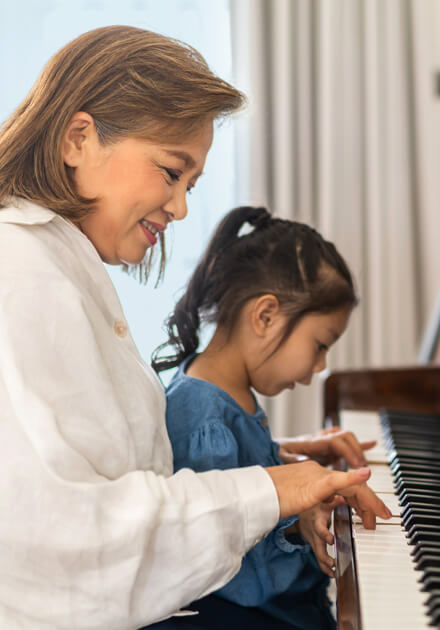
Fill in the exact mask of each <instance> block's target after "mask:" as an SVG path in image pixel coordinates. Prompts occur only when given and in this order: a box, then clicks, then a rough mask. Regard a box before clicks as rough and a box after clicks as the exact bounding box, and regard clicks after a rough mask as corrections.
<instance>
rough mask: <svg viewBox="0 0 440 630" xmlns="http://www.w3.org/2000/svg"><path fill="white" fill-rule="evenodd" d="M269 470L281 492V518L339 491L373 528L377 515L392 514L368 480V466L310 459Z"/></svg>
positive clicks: (385, 515) (267, 469) (330, 498)
mask: <svg viewBox="0 0 440 630" xmlns="http://www.w3.org/2000/svg"><path fill="white" fill-rule="evenodd" d="M266 472H267V473H268V474H269V475H270V477H271V479H272V481H273V483H274V485H275V488H276V491H277V493H278V500H279V504H280V517H281V518H283V517H285V516H292V515H293V514H299V513H300V512H304V510H308V509H309V508H311V507H313V506H315V505H317V504H318V503H321V502H322V501H330V502H331V501H333V500H334V498H335V495H336V494H339V495H342V496H344V497H345V499H346V501H347V503H349V504H350V505H351V506H352V507H354V509H355V510H356V512H357V513H358V514H359V515H360V516H361V518H362V522H363V524H364V527H366V528H368V529H374V527H375V525H376V516H380V517H381V518H384V519H388V518H390V517H391V512H390V510H389V509H388V508H387V507H386V506H385V504H384V503H383V501H381V500H380V499H379V497H377V496H376V495H375V493H374V492H373V491H372V490H371V488H369V487H368V486H367V485H366V483H365V482H366V481H367V479H368V478H369V476H370V474H371V471H370V470H369V469H368V468H359V469H357V470H350V471H349V472H339V471H335V470H329V469H327V468H324V467H323V466H320V465H319V464H317V463H316V462H313V461H311V460H309V461H305V462H301V463H299V464H286V465H285V466H271V467H270V468H266Z"/></svg>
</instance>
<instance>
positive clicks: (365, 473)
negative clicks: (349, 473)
mask: <svg viewBox="0 0 440 630" xmlns="http://www.w3.org/2000/svg"><path fill="white" fill-rule="evenodd" d="M358 473H360V474H361V475H367V474H369V473H370V469H369V468H367V467H366V466H365V467H362V468H358Z"/></svg>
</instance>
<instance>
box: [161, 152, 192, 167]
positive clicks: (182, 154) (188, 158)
mask: <svg viewBox="0 0 440 630" xmlns="http://www.w3.org/2000/svg"><path fill="white" fill-rule="evenodd" d="M165 153H168V155H173V156H174V157H177V158H180V159H181V160H183V161H184V162H185V166H186V168H194V166H195V165H196V163H195V160H194V158H193V157H192V156H191V155H190V154H189V153H187V152H186V151H172V150H170V149H165Z"/></svg>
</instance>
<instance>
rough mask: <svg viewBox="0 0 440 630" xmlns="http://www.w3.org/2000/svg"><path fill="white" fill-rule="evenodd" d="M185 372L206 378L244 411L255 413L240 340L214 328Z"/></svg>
mask: <svg viewBox="0 0 440 630" xmlns="http://www.w3.org/2000/svg"><path fill="white" fill-rule="evenodd" d="M186 374H187V375H188V376H191V377H193V378H199V379H201V380H203V381H209V382H210V383H213V384H214V385H217V387H220V389H222V390H223V391H225V392H226V393H228V394H229V395H230V396H231V397H232V398H233V399H234V400H235V401H236V402H237V403H238V404H239V405H240V406H241V407H242V408H243V409H244V410H245V411H246V412H247V413H255V412H256V406H255V399H254V397H253V395H252V392H251V388H250V382H249V376H248V372H247V368H246V363H245V360H244V358H243V354H242V351H241V347H240V342H239V341H238V340H237V339H235V338H233V337H230V338H228V337H227V336H226V334H225V333H223V332H222V331H221V330H219V329H217V330H216V332H215V333H214V336H213V338H212V339H211V341H210V342H209V344H208V346H207V348H206V349H205V350H204V351H203V352H202V353H201V354H199V355H198V356H197V357H196V358H195V359H194V361H192V362H191V364H190V365H189V367H188V369H187V370H186Z"/></svg>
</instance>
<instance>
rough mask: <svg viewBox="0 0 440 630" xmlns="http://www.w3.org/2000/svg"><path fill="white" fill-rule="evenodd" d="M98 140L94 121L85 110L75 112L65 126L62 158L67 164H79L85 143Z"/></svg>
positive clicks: (72, 165)
mask: <svg viewBox="0 0 440 630" xmlns="http://www.w3.org/2000/svg"><path fill="white" fill-rule="evenodd" d="M96 141H98V137H97V133H96V127H95V122H94V120H93V118H92V116H90V114H88V113H87V112H77V113H76V114H75V115H74V116H73V117H72V120H71V121H70V123H69V124H68V126H67V129H66V132H65V134H64V138H63V145H62V147H63V151H62V152H63V160H64V163H65V164H66V165H67V166H71V167H73V168H75V167H76V166H79V165H80V163H81V160H82V158H83V156H84V153H85V148H86V144H91V143H92V142H96Z"/></svg>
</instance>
